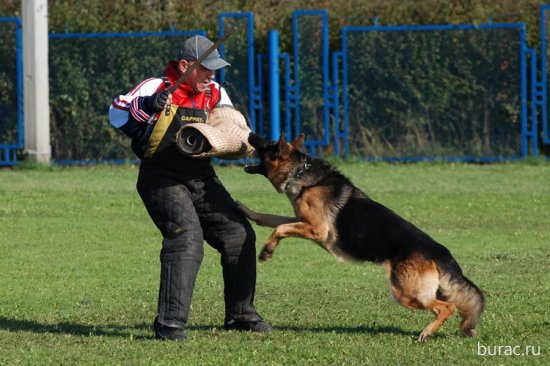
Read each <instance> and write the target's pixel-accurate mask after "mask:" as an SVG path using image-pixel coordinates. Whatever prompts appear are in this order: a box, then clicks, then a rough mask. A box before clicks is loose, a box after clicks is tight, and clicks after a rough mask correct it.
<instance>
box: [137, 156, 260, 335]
mask: <svg viewBox="0 0 550 366" xmlns="http://www.w3.org/2000/svg"><path fill="white" fill-rule="evenodd" d="M137 189H138V192H139V195H140V196H141V199H142V200H143V203H144V204H145V207H146V208H147V212H148V213H149V215H150V216H151V219H152V220H153V222H154V223H155V225H156V226H157V228H158V229H159V230H160V232H161V233H162V236H163V241H162V250H161V252H160V263H161V273H160V289H159V298H158V321H159V322H160V323H161V324H164V325H167V326H172V327H183V326H185V324H186V323H187V319H188V317H189V308H190V305H191V298H192V294H193V288H194V286H195V280H196V278H197V273H198V271H199V267H200V264H201V261H202V258H203V255H204V247H203V242H204V241H206V242H207V243H208V244H210V245H211V246H212V247H214V248H215V249H216V250H217V251H218V252H219V253H220V254H221V265H222V273H223V280H224V300H225V316H226V319H225V321H226V322H227V321H228V320H230V319H235V320H243V321H255V320H258V319H259V316H258V314H257V313H256V309H255V308H254V305H253V302H254V292H255V288H256V249H255V242H256V237H255V234H254V231H253V229H252V227H251V225H250V223H249V222H248V221H247V220H246V219H245V218H244V217H243V216H242V215H241V214H240V213H239V212H238V211H237V210H236V209H235V208H234V201H233V199H232V198H231V196H230V195H229V193H228V192H227V190H226V189H225V188H224V186H223V185H222V184H221V182H220V181H219V179H218V178H217V177H216V176H208V177H206V178H201V179H188V178H181V176H180V175H179V174H176V173H174V172H173V171H171V170H169V169H165V168H161V167H157V166H151V165H149V166H144V165H143V164H142V166H141V168H140V173H139V177H138V182H137Z"/></svg>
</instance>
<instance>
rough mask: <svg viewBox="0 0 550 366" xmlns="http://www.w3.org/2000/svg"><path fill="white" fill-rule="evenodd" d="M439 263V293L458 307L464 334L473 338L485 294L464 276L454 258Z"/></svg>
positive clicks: (461, 328) (483, 304) (483, 306)
mask: <svg viewBox="0 0 550 366" xmlns="http://www.w3.org/2000/svg"><path fill="white" fill-rule="evenodd" d="M438 262H439V263H438V270H439V273H440V275H439V293H440V294H441V297H442V298H443V299H444V300H446V301H448V302H451V303H453V304H455V305H456V307H457V309H458V311H459V313H460V316H461V317H462V322H461V323H460V330H461V332H462V334H464V335H465V336H467V337H473V336H474V335H475V334H476V332H475V327H476V324H477V323H478V321H479V318H480V316H481V313H482V312H483V309H484V308H485V297H484V295H483V292H482V291H481V290H480V289H479V288H478V287H477V286H476V285H475V284H474V283H473V282H472V281H470V280H469V279H468V278H466V277H465V276H464V275H463V274H462V270H461V269H460V266H459V265H458V263H457V262H456V261H455V260H454V258H452V257H451V258H448V259H447V260H445V261H438Z"/></svg>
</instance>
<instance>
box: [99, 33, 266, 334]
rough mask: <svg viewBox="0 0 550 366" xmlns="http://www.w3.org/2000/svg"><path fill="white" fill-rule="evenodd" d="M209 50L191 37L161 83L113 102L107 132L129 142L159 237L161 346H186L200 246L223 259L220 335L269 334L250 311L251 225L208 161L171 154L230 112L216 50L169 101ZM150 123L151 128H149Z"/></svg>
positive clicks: (156, 322)
mask: <svg viewBox="0 0 550 366" xmlns="http://www.w3.org/2000/svg"><path fill="white" fill-rule="evenodd" d="M212 45H213V43H212V42H211V41H210V40H208V39H207V38H205V37H202V36H194V37H191V38H189V39H188V40H186V41H185V43H184V45H183V48H182V49H181V50H180V52H179V57H178V61H171V62H170V63H169V64H168V66H167V67H166V70H165V71H164V76H163V77H162V78H150V79H146V80H144V81H143V82H141V83H140V84H138V85H137V86H136V87H135V88H134V89H133V90H132V91H130V92H129V93H128V94H126V95H119V96H118V97H116V98H115V100H114V101H113V103H112V106H111V108H110V110H109V119H110V122H111V124H112V125H113V126H114V127H116V128H118V129H119V130H121V131H122V132H124V133H125V134H126V135H128V136H129V137H130V138H131V139H132V149H133V150H134V152H135V153H136V155H137V156H138V157H140V158H142V161H141V164H140V169H139V176H138V181H137V190H138V192H139V195H140V197H141V199H142V200H143V203H144V204H145V207H146V208H147V212H148V213H149V215H150V216H151V219H152V220H153V222H154V223H155V225H156V226H157V228H158V229H159V231H160V232H161V234H162V236H163V241H162V249H161V252H160V262H161V273H160V290H159V298H158V314H157V316H156V318H155V320H154V323H153V328H154V331H155V336H156V337H157V338H159V339H171V340H184V339H185V338H186V335H185V332H184V326H185V324H186V323H187V319H188V316H189V308H190V304H191V297H192V294H193V288H194V285H195V279H196V276H197V273H198V270H199V267H200V264H201V261H202V258H203V253H204V248H203V240H206V242H208V244H210V245H211V246H212V247H214V248H215V249H216V250H218V252H219V253H220V254H221V265H222V272H223V280H224V300H225V322H224V327H225V329H228V330H230V329H236V330H249V331H255V332H269V331H270V330H271V326H270V325H269V324H267V323H266V322H264V321H263V320H262V318H261V317H260V316H259V315H258V313H257V312H256V309H255V308H254V305H253V301H254V292H255V286H256V253H255V241H256V237H255V234H254V231H253V229H252V227H251V225H250V224H249V222H248V221H247V220H246V219H245V218H244V217H243V216H242V215H241V214H240V213H239V212H237V211H236V210H235V208H234V201H233V199H232V198H231V196H230V195H229V193H228V192H227V190H226V189H225V188H224V187H223V185H222V184H221V182H220V181H219V179H218V178H217V177H216V174H215V171H214V168H213V167H212V165H211V161H210V159H209V158H192V157H189V156H186V155H184V154H182V153H181V152H180V151H179V150H178V148H177V146H176V134H177V132H178V131H179V130H180V128H181V127H182V126H184V125H185V124H187V123H196V122H205V121H206V119H207V116H208V114H209V113H210V112H211V111H212V110H213V109H214V108H216V107H218V106H221V105H232V103H231V100H230V99H229V97H228V95H227V93H226V92H225V90H224V89H223V88H221V87H220V86H219V84H217V83H216V82H214V81H213V79H214V71H215V70H218V69H221V68H223V67H227V66H230V65H229V63H227V62H226V61H225V60H223V59H222V58H221V57H220V54H219V53H218V51H217V50H214V51H213V52H212V53H210V54H209V55H208V57H206V58H205V59H204V60H203V61H202V62H201V63H200V64H198V65H196V68H195V69H194V70H193V71H192V72H191V73H190V74H189V75H188V77H187V78H186V79H185V80H184V81H183V83H181V84H180V85H179V86H178V88H177V89H176V90H175V91H174V92H173V93H172V94H170V92H169V90H168V89H167V88H169V86H171V85H174V84H175V83H176V81H177V80H178V78H179V77H180V76H181V75H182V74H183V73H185V72H186V71H187V70H188V68H190V67H192V65H193V64H194V63H196V62H197V60H198V59H199V58H200V56H201V55H202V54H203V53H204V52H206V51H207V50H208V49H209V48H210V47H211V46H212ZM151 118H152V121H154V127H153V128H151V125H152V124H149V123H148V121H150V120H151Z"/></svg>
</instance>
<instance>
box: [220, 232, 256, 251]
mask: <svg viewBox="0 0 550 366" xmlns="http://www.w3.org/2000/svg"><path fill="white" fill-rule="evenodd" d="M223 242H224V243H223V253H224V254H225V255H228V256H235V255H237V256H238V255H240V254H241V253H243V252H250V251H252V252H255V245H256V234H255V232H254V230H253V229H252V227H251V226H249V225H243V226H241V227H239V228H236V229H233V230H231V232H227V235H224V238H223Z"/></svg>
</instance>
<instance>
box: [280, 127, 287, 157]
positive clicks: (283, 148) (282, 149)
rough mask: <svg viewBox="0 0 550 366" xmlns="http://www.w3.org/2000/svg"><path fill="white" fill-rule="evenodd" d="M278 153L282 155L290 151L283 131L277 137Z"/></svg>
mask: <svg viewBox="0 0 550 366" xmlns="http://www.w3.org/2000/svg"><path fill="white" fill-rule="evenodd" d="M278 145H279V146H278V148H279V153H280V154H281V155H282V156H285V155H288V154H289V153H290V150H289V148H288V143H287V142H286V137H285V131H284V130H283V131H281V137H279V143H278Z"/></svg>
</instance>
